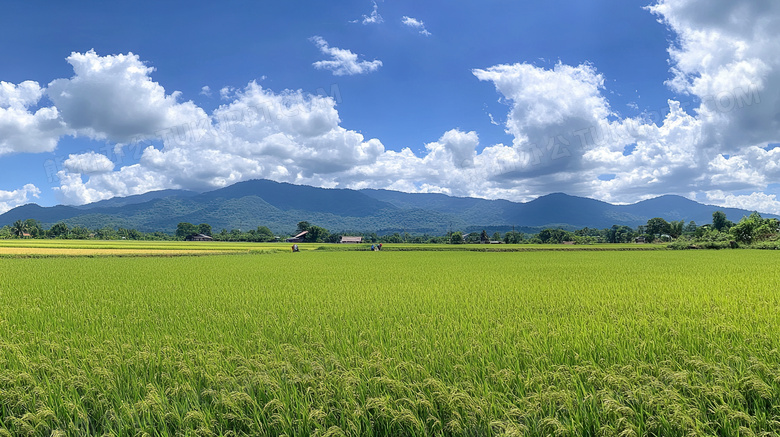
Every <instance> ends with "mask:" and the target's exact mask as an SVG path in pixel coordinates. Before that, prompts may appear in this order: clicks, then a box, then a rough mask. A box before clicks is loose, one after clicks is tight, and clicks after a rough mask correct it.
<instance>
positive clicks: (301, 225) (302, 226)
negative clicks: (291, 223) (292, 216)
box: [295, 221, 311, 235]
mask: <svg viewBox="0 0 780 437" xmlns="http://www.w3.org/2000/svg"><path fill="white" fill-rule="evenodd" d="M309 228H311V224H309V222H306V221H304V222H298V228H297V229H296V231H295V235H298V234H300V233H301V232H304V231H308V230H309Z"/></svg>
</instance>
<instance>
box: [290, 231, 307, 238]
mask: <svg viewBox="0 0 780 437" xmlns="http://www.w3.org/2000/svg"><path fill="white" fill-rule="evenodd" d="M308 233H309V231H303V232H301V233H300V234H298V235H296V236H294V237H293V238H303V236H304V235H306V234H308Z"/></svg>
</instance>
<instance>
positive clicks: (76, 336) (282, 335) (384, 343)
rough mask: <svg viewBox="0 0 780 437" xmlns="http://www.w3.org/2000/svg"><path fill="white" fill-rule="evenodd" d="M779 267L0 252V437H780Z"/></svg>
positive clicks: (662, 258)
mask: <svg viewBox="0 0 780 437" xmlns="http://www.w3.org/2000/svg"><path fill="white" fill-rule="evenodd" d="M778 261H780V255H776V254H775V253H774V252H761V251H751V250H745V251H738V252H714V251H696V252H677V251H674V252H670V251H638V252H606V251H593V252H584V251H573V252H572V251H556V252H524V253H471V252H441V253H430V252H391V251H388V252H380V253H365V252H339V253H328V252H320V251H306V252H302V253H299V254H292V253H279V254H276V255H272V256H252V255H228V256H219V257H176V258H145V257H136V258H116V257H97V258H69V257H60V258H46V259H4V260H0V263H2V264H1V265H2V270H0V308H3V311H2V312H0V418H1V419H0V435H51V434H52V433H53V434H54V435H83V434H89V435H102V434H109V435H142V434H144V433H146V434H149V435H170V436H172V435H196V434H197V435H282V434H285V435H289V436H305V435H392V436H399V435H414V436H423V435H479V436H481V435H531V436H536V435H539V436H541V435H571V436H576V435H623V436H628V435H663V436H683V435H733V436H737V435H777V434H778V433H780V409H778V407H777V406H778V405H780V364H778V363H780V352H779V351H778V346H779V344H778V343H780V340H778V335H777V333H778V332H780V318H778V317H777V314H779V313H780V296H779V295H778V294H777V292H776V290H778V288H780V287H779V286H780V284H779V282H780V272H778V270H777V269H776V265H777V263H778Z"/></svg>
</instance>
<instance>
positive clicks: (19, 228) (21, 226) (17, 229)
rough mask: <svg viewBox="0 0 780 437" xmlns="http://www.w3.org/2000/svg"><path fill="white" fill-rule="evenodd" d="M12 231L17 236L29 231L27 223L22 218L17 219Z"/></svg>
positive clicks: (20, 236)
mask: <svg viewBox="0 0 780 437" xmlns="http://www.w3.org/2000/svg"><path fill="white" fill-rule="evenodd" d="M11 232H13V233H14V234H16V236H17V237H19V238H22V237H23V236H24V234H25V233H26V232H27V224H26V223H25V222H23V221H21V220H17V221H15V222H14V224H13V226H11Z"/></svg>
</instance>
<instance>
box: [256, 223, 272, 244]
mask: <svg viewBox="0 0 780 437" xmlns="http://www.w3.org/2000/svg"><path fill="white" fill-rule="evenodd" d="M255 232H256V235H257V241H260V242H265V241H273V240H274V233H273V232H271V230H270V229H268V227H267V226H258V227H257V231H255Z"/></svg>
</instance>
